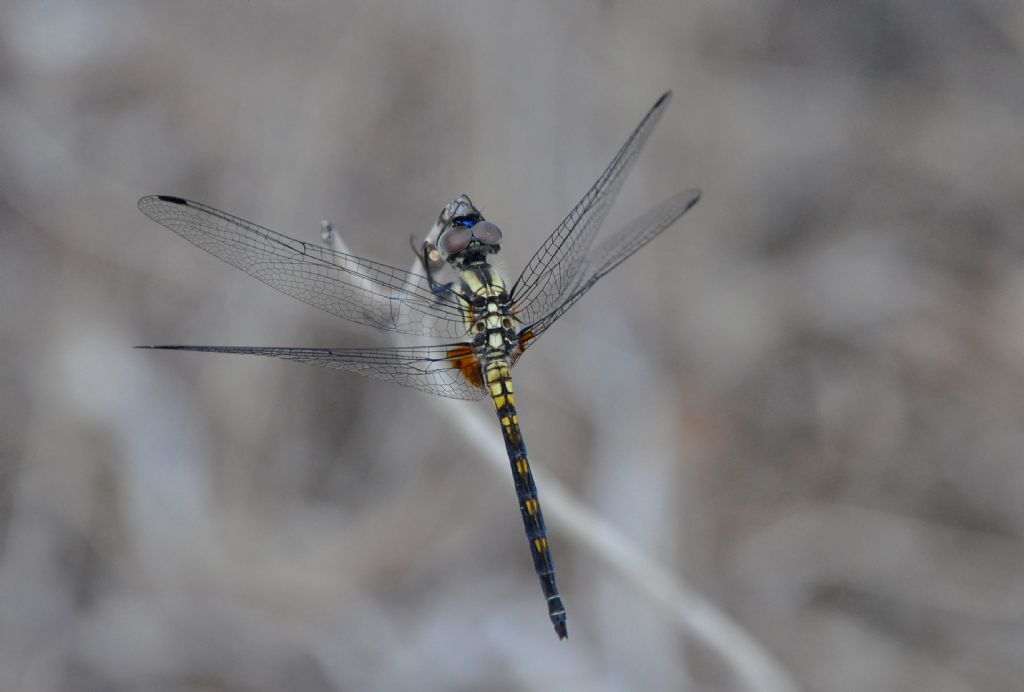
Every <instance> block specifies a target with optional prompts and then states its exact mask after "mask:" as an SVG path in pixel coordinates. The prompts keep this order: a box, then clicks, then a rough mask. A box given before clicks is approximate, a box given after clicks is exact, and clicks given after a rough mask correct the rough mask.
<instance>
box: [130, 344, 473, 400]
mask: <svg viewBox="0 0 1024 692" xmlns="http://www.w3.org/2000/svg"><path fill="white" fill-rule="evenodd" d="M140 348H154V349H163V350H170V351H201V352H204V353H237V354H243V355H251V356H272V357H274V358H283V359H285V360H293V361H296V362H298V363H309V364H310V365H319V366H321V367H325V368H331V369H332V370H342V371H345V372H353V373H356V374H358V375H364V376H366V377H371V378H373V379H376V380H384V381H387V382H394V383H395V384H400V385H402V386H404V387H412V388H413V389H419V390H420V391H423V392H428V393H430V394H437V395H439V396H444V397H448V398H450V399H482V398H483V397H484V396H485V395H486V394H487V390H486V389H484V387H483V381H482V379H481V374H480V365H479V362H478V360H477V358H476V355H475V354H474V353H473V349H472V347H471V346H470V345H469V344H465V343H457V344H445V345H438V346H409V347H394V348H289V347H282V348H275V347H271V346H141V347H140Z"/></svg>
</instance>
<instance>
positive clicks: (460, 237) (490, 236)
mask: <svg viewBox="0 0 1024 692" xmlns="http://www.w3.org/2000/svg"><path fill="white" fill-rule="evenodd" d="M437 222H438V226H439V227H440V228H441V232H440V234H439V235H438V237H437V250H438V252H440V253H441V257H442V258H443V259H444V260H445V261H446V262H448V263H449V264H453V265H455V266H461V265H462V264H466V263H471V262H479V261H482V260H483V259H484V258H485V257H486V256H487V255H489V254H493V253H495V252H498V251H499V250H501V230H500V229H499V228H498V227H497V226H495V225H494V224H493V223H491V222H490V221H485V220H484V217H483V215H482V214H481V213H480V210H478V209H477V208H476V207H475V206H473V202H471V201H470V199H469V197H467V196H466V195H460V196H458V197H456V198H455V199H454V200H453V201H451V202H449V203H448V204H447V205H446V206H445V208H444V209H442V210H441V216H440V217H439V218H438V221H437Z"/></svg>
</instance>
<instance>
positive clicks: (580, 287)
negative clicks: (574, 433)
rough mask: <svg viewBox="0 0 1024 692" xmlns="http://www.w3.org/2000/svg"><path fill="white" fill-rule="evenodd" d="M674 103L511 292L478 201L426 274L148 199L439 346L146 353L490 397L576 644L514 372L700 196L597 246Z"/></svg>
mask: <svg viewBox="0 0 1024 692" xmlns="http://www.w3.org/2000/svg"><path fill="white" fill-rule="evenodd" d="M670 98H671V92H666V93H665V94H663V95H662V96H661V97H660V98H659V99H658V100H657V101H656V102H655V104H654V105H653V106H652V107H651V108H650V110H649V111H648V112H647V114H646V115H645V116H644V118H643V120H641V121H640V124H639V125H637V127H636V128H635V129H634V130H633V132H632V133H631V134H630V135H629V138H628V139H627V140H626V142H625V144H623V145H622V147H621V148H620V149H619V151H618V152H617V153H616V154H615V157H614V158H613V159H612V161H611V163H609V164H608V166H607V168H605V170H604V172H602V173H601V176H600V177H599V178H598V179H597V181H596V182H595V183H594V184H593V185H592V186H591V187H590V189H589V190H587V193H586V194H585V195H584V196H583V198H582V199H581V200H580V201H579V203H577V204H576V206H575V207H573V208H572V210H571V211H570V212H569V214H568V215H567V216H566V217H565V218H564V219H563V220H562V222H561V223H560V224H559V225H558V227H557V228H555V230H554V231H553V232H552V233H551V235H549V236H548V238H547V239H546V240H545V241H544V243H543V244H542V245H541V246H540V248H539V249H538V250H537V251H536V252H535V253H534V254H533V256H532V257H531V258H530V260H529V261H528V262H527V263H526V267H525V268H524V269H523V271H522V273H521V274H519V276H518V278H517V279H516V280H515V281H514V282H513V283H512V284H511V286H509V285H508V284H507V283H506V282H505V281H504V279H503V278H502V276H501V275H500V274H499V272H498V271H497V270H496V269H495V268H494V267H493V266H492V265H491V264H490V262H489V259H490V258H491V257H492V256H493V255H495V254H496V253H497V252H498V251H499V250H500V249H501V245H502V233H501V230H500V228H499V227H498V226H497V225H495V224H494V223H492V222H491V221H488V220H486V219H485V218H484V216H483V214H481V212H480V210H479V209H478V208H477V207H476V206H475V205H474V204H473V202H472V201H471V200H470V199H469V197H467V196H466V195H461V196H459V197H457V198H456V199H455V200H453V201H452V202H450V203H448V204H447V205H445V207H444V209H442V210H441V213H440V215H439V216H438V219H437V221H436V222H435V224H434V226H433V228H432V229H431V233H429V234H428V235H427V239H426V240H424V241H423V243H422V245H421V246H420V247H419V248H416V247H415V244H414V250H416V252H417V262H416V264H415V265H414V266H413V269H414V271H404V270H402V269H398V268H396V267H392V266H388V265H386V264H381V263H380V262H375V261H373V260H369V259H364V258H362V257H356V256H355V255H352V254H348V253H347V252H341V251H338V250H334V249H331V248H327V247H324V246H320V245H314V244H311V243H306V242H302V241H299V240H294V239H292V238H290V237H288V236H286V235H283V234H281V233H277V232H275V231H272V230H270V229H267V228H263V227H262V226H258V225H256V224H254V223H251V222H249V221H245V220H243V219H240V218H238V217H236V216H232V215H231V214H227V213H225V212H223V211H219V210H217V209H214V208H213V207H209V206H207V205H205V204H201V203H199V202H194V201H191V200H187V199H183V198H181V197H173V196H168V195H149V196H146V197H143V198H142V199H140V200H139V209H140V210H141V211H142V213H144V214H145V215H146V216H148V217H149V218H150V219H152V220H153V221H156V222H157V223H159V224H160V225H162V226H165V227H166V228H168V229H170V230H171V231H174V232H175V233H177V234H178V235H180V236H182V237H183V238H185V239H186V240H188V241H189V242H191V243H193V244H194V245H197V246H198V247H200V248H202V249H203V250H205V251H207V252H209V253H210V254H212V255H214V256H216V257H218V258H220V259H221V260H223V261H225V262H227V263H228V264H231V265H233V266H235V267H237V268H238V269H241V270H242V271H244V272H246V273H247V274H249V275H250V276H252V277H254V278H256V279H258V280H260V281H262V282H263V283H265V284H267V285H268V286H271V287H272V288H275V289H277V290H278V291H281V292H282V293H285V294H287V295H289V296H292V297H294V298H297V299H298V300H300V301H303V302H305V303H308V304H309V305H312V306H315V307H317V308H320V309H322V310H325V311H327V312H328V313H330V314H332V315H336V316H337V317H341V318H344V319H347V320H350V321H352V322H356V323H358V324H363V325H368V326H371V327H376V328H377V329H380V330H383V331H386V332H392V333H396V334H401V335H407V336H412V337H424V338H429V339H431V340H432V341H433V342H434V343H431V344H427V345H416V346H397V345H396V346H389V347H381V348H348V347H342V348H293V347H262V346H143V347H141V348H154V349H167V350H175V351H202V352H213V353H235V354H247V355H258V356H271V357H275V358H283V359H285V360H290V361H297V362H300V363H309V364H312V365H319V366H323V367H327V368H332V369H335V370H341V371H345V372H351V373H356V374H359V375H364V376H366V377H370V378H374V379H378V380H384V381H387V382H393V383H395V384H399V385H404V386H406V387H412V388H414V389H418V390H421V391H424V392H429V393H431V394H437V395H440V396H443V397H449V398H452V399H470V400H472V399H483V398H485V397H489V398H490V400H491V402H492V404H493V406H494V410H495V412H496V414H497V417H498V421H499V423H500V427H501V434H502V436H503V438H504V441H505V449H506V451H507V452H508V459H509V463H510V465H511V470H512V477H513V480H514V483H515V490H516V497H517V498H518V500H519V510H520V514H521V515H522V520H523V526H524V528H525V530H526V537H527V539H528V542H529V547H530V553H531V556H532V558H533V566H534V569H535V571H536V573H537V577H538V578H539V580H540V585H541V589H542V591H543V593H544V598H545V599H546V602H547V608H548V616H549V617H550V619H551V623H552V625H553V626H554V629H555V632H556V634H557V635H558V637H559V639H565V638H566V637H567V636H568V627H567V624H566V622H567V618H566V610H565V605H564V604H563V601H562V597H561V595H560V593H559V591H558V586H557V585H556V583H555V563H554V560H553V559H552V556H551V550H550V548H549V546H548V532H547V529H546V528H545V525H544V515H543V514H542V512H541V508H540V501H539V499H538V496H537V486H536V484H535V483H534V479H533V472H532V470H531V467H530V461H529V457H528V455H527V451H526V444H525V442H524V441H523V435H522V431H521V429H520V426H519V415H518V410H517V408H516V401H515V396H514V393H513V389H512V378H511V375H510V370H511V369H512V367H513V366H514V365H516V363H518V361H519V359H520V357H521V356H522V355H523V353H524V351H526V350H527V349H528V348H530V347H531V346H532V345H533V344H534V343H535V342H536V341H537V339H538V338H540V336H541V335H542V334H544V333H545V332H546V331H547V330H548V329H549V328H550V327H551V326H552V325H553V324H554V323H555V322H556V321H557V320H558V318H560V317H561V316H562V315H564V314H565V313H566V311H567V310H569V309H570V308H571V307H572V306H573V305H575V304H576V302H577V301H578V300H579V299H580V298H582V297H583V295H584V294H585V293H586V292H587V291H588V290H590V288H591V287H592V286H593V285H594V284H595V283H596V282H597V281H598V280H599V279H600V278H601V277H603V276H604V275H605V274H607V273H608V272H610V271H611V270H612V269H614V268H615V267H617V266H618V265H619V264H620V263H622V262H623V261H624V260H625V259H626V258H628V257H630V256H631V255H632V254H633V253H635V252H636V251H637V250H639V249H640V248H642V247H643V246H644V245H646V244H647V243H649V242H650V241H651V240H653V239H654V238H655V237H657V236H658V235H659V234H661V233H662V232H663V231H665V230H666V229H667V228H669V227H670V226H671V225H672V224H673V223H674V222H675V221H676V220H677V219H679V217H681V216H682V215H683V214H685V213H686V212H687V211H688V210H689V209H691V208H692V207H693V206H694V205H695V204H696V203H697V201H698V200H699V199H700V196H701V193H700V191H699V190H697V189H689V190H685V191H683V192H680V193H678V194H676V195H674V196H673V197H670V198H668V199H667V200H665V201H663V202H662V203H661V204H658V205H657V206H655V207H654V208H653V209H651V210H650V211H648V212H647V213H645V214H643V215H642V216H640V217H638V218H636V219H635V220H633V221H632V222H630V223H628V224H626V225H625V226H624V227H623V228H621V229H620V230H619V231H618V232H616V233H614V234H612V235H610V236H608V237H607V239H603V240H602V241H601V242H599V243H597V244H595V241H596V239H597V236H598V232H599V230H600V228H601V225H602V222H603V221H604V219H605V217H606V215H607V213H608V209H609V207H610V206H611V204H612V202H613V201H614V200H615V198H616V196H617V195H618V192H619V189H620V188H621V187H622V184H623V182H624V180H625V179H626V177H627V175H628V173H629V171H630V169H631V168H632V167H633V164H634V162H635V160H636V158H637V155H638V154H639V153H640V151H641V149H642V148H643V146H644V144H645V143H646V142H647V140H648V138H649V137H650V135H651V132H652V131H653V129H654V127H655V125H656V124H657V122H658V120H659V119H660V118H661V115H662V113H664V111H665V108H666V107H667V106H668V103H669V100H670ZM436 342H440V343H436Z"/></svg>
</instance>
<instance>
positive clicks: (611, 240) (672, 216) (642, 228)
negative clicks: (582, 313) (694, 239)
mask: <svg viewBox="0 0 1024 692" xmlns="http://www.w3.org/2000/svg"><path fill="white" fill-rule="evenodd" d="M700 194H701V193H700V190H686V191H684V192H680V193H679V194H677V195H676V196H674V197H671V198H669V199H667V200H665V201H664V202H662V203H661V204H659V205H658V206H656V207H655V208H653V209H651V210H650V211H649V212H647V213H646V214H644V215H643V216H641V217H639V218H637V219H634V220H633V222H632V223H630V224H628V225H626V226H625V227H624V228H622V229H621V230H620V231H619V232H617V233H615V234H614V235H612V236H610V237H608V238H607V239H606V240H605V241H603V242H602V243H600V244H599V245H598V246H597V247H595V248H594V249H593V251H592V252H591V253H590V254H589V255H587V257H586V259H585V260H584V261H583V262H582V263H581V267H580V272H579V276H578V277H577V279H576V280H575V281H574V282H573V283H572V284H571V285H570V287H569V288H568V290H567V291H566V292H567V293H568V295H567V297H566V298H565V299H564V300H563V301H562V302H561V303H560V304H559V305H558V306H557V307H555V308H553V309H552V310H551V311H550V312H548V313H547V314H546V315H544V316H542V317H541V318H539V319H537V320H536V321H534V322H533V323H531V324H529V325H527V326H526V327H524V328H523V329H522V330H521V331H520V332H519V352H518V353H517V354H515V356H514V360H518V357H519V355H521V354H522V351H523V350H525V349H526V348H527V347H528V346H529V345H530V344H532V343H533V342H534V341H535V340H536V339H537V337H539V336H540V335H541V334H543V333H544V332H545V331H546V330H547V329H548V327H550V326H551V325H552V324H554V322H555V320H557V319H558V318H559V317H561V316H562V315H563V314H565V312H566V311H568V310H569V308H571V307H572V306H573V305H575V304H576V301H578V300H579V299H580V298H582V297H583V294H584V293H586V292H587V291H589V290H590V287H591V286H593V285H594V284H595V283H597V281H598V280H599V279H600V278H601V277H602V276H604V275H605V274H607V273H608V272H610V271H611V270H612V269H614V268H615V267H617V266H619V265H620V264H622V262H624V261H625V260H626V259H627V258H628V257H629V256H631V255H632V254H633V253H635V252H636V251H637V250H639V249H640V248H642V247H643V246H644V245H646V244H647V243H649V242H651V241H652V240H654V238H656V237H657V236H658V235H660V234H661V233H662V232H663V231H665V230H666V229H667V228H668V227H669V226H671V225H672V224H673V223H675V222H676V220H678V219H679V217H680V216H682V215H683V214H685V213H686V212H687V211H689V210H690V209H692V208H693V206H694V205H695V204H697V202H698V201H699V200H700Z"/></svg>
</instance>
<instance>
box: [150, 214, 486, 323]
mask: <svg viewBox="0 0 1024 692" xmlns="http://www.w3.org/2000/svg"><path fill="white" fill-rule="evenodd" d="M139 209H141V210H142V213H143V214H145V215H146V216H148V217H149V218H151V219H153V220H154V221H156V222H157V223H158V224H160V225H161V226H165V227H166V228H169V229H170V230H172V231H174V232H175V233H177V234H178V235H180V236H181V237H183V238H185V239H186V240H188V241H189V242H191V243H192V244H194V245H196V246H198V247H200V248H202V249H203V250H206V251H207V252H209V253H210V254H212V255H214V256H216V257H219V258H220V259H222V260H224V261H225V262H227V263H228V264H230V265H233V266H235V267H238V268H239V269H241V270H242V271H244V272H245V273H246V274H249V275H250V276H252V277H254V278H256V279H259V280H260V281H262V282H263V283H265V284H267V285H268V286H271V287H272V288H276V289H277V290H278V291H281V292H282V293H285V294H287V295H290V296H292V297H293V298H298V299H299V300H301V301H303V302H305V303H308V304H310V305H313V306H315V307H318V308H320V309H321V310H326V311H327V312H329V313H331V314H332V315H337V316H338V317H342V318H344V319H347V320H351V321H353V322H358V323H359V324H366V325H369V326H371V327H377V328H378V329H384V330H387V331H392V332H400V333H402V334H413V335H416V336H431V337H439V338H459V337H461V336H464V335H465V333H466V324H465V321H464V318H463V315H462V311H461V309H460V307H459V304H458V300H457V299H456V297H455V296H454V295H453V294H451V293H449V294H447V295H438V294H435V293H433V292H432V291H431V290H430V286H429V284H428V282H427V279H426V278H425V277H422V276H419V275H417V274H412V273H410V272H407V271H404V270H402V269H397V268H395V267H390V266H388V265H386V264H380V263H379V262H374V261H372V260H367V259H362V258H360V257H356V256H355V255H349V254H346V253H343V252H336V251H334V250H330V249H328V248H325V247H321V246H319V245H313V244H309V243H304V242H302V241H299V240H294V239H292V238H289V237H288V236H286V235H283V234H281V233H277V232H275V231H271V230H270V229H267V228H263V227H262V226H258V225H256V224H254V223H251V222H249V221H246V220H244V219H240V218H238V217H236V216H232V215H231V214H227V213H225V212H222V211H219V210H217V209H214V208H212V207H208V206H206V205H205V204H200V203H199V202H193V201H190V200H186V199H181V198H180V197H168V196H164V195H150V196H147V197H143V198H142V199H140V200H139Z"/></svg>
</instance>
